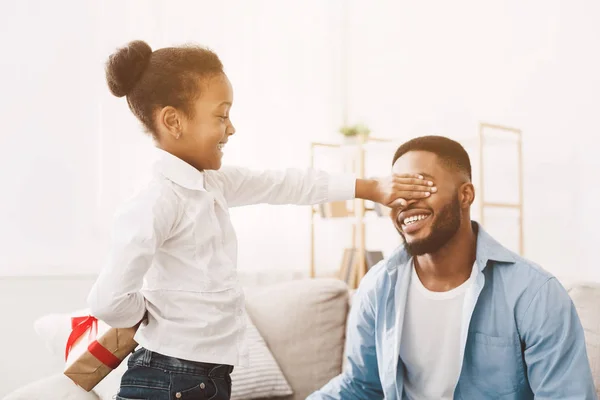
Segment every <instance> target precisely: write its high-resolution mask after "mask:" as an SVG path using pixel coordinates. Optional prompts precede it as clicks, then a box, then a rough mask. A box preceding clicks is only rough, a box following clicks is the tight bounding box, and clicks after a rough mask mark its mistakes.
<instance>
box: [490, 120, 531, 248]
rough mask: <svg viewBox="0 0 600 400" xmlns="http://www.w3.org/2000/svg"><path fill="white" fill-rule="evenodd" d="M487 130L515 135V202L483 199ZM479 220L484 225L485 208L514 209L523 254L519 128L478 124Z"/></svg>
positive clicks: (520, 135) (521, 143) (521, 146)
mask: <svg viewBox="0 0 600 400" xmlns="http://www.w3.org/2000/svg"><path fill="white" fill-rule="evenodd" d="M489 130H495V131H501V132H504V133H505V134H508V135H516V139H517V143H516V148H517V149H516V151H517V174H518V181H517V185H518V200H517V202H515V203H510V202H492V201H486V200H485V190H484V182H485V176H484V175H485V173H484V171H485V168H484V166H485V162H484V154H485V152H484V146H485V134H486V132H487V131H489ZM479 196H480V198H481V200H480V203H479V220H480V223H481V225H482V226H485V210H486V209H491V208H501V209H502V208H503V209H514V210H517V211H518V213H519V216H518V230H519V244H518V246H519V254H521V255H523V253H524V251H525V243H524V237H523V236H524V233H523V142H522V132H521V130H520V129H516V128H511V127H507V126H502V125H495V124H489V123H486V122H481V123H480V124H479Z"/></svg>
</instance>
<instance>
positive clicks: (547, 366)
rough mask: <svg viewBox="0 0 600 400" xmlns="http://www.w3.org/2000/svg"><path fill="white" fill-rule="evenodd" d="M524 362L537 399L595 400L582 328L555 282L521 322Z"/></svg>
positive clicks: (545, 288)
mask: <svg viewBox="0 0 600 400" xmlns="http://www.w3.org/2000/svg"><path fill="white" fill-rule="evenodd" d="M521 336H522V339H523V341H524V344H525V362H526V364H527V375H528V377H529V384H530V386H531V390H532V391H533V393H534V394H535V398H536V399H573V400H575V399H577V400H592V399H596V398H597V397H596V390H595V388H594V382H593V378H592V372H591V369H590V364H589V360H588V356H587V352H586V345H585V337H584V332H583V327H582V325H581V322H580V320H579V316H578V315H577V311H576V309H575V306H574V304H573V302H572V300H571V298H570V297H569V295H568V293H567V291H566V290H565V289H564V288H563V287H562V286H561V285H560V284H559V283H558V281H557V280H556V279H555V278H551V279H549V280H548V281H547V282H546V283H545V284H544V285H543V286H542V287H541V288H540V289H539V291H538V292H537V293H536V295H535V297H534V298H533V300H532V301H531V304H530V305H529V307H528V309H527V310H526V311H525V315H524V317H523V320H522V322H521Z"/></svg>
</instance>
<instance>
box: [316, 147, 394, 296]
mask: <svg viewBox="0 0 600 400" xmlns="http://www.w3.org/2000/svg"><path fill="white" fill-rule="evenodd" d="M367 142H392V140H391V139H379V138H374V137H365V136H361V135H359V136H357V137H356V143H353V144H334V143H319V142H313V143H311V148H310V150H311V151H310V166H311V168H314V167H315V165H314V164H315V157H314V153H315V149H317V148H319V147H326V148H336V149H341V148H342V147H354V149H355V153H354V160H353V161H355V162H353V165H354V168H353V172H354V173H355V174H356V176H357V178H364V177H365V152H366V149H365V144H366V143H367ZM331 204H332V203H330V206H331ZM369 211H374V210H373V209H372V208H367V207H366V205H365V200H363V199H355V200H354V207H353V210H352V211H348V212H347V214H346V215H335V216H333V218H340V217H343V218H354V220H355V221H354V225H353V228H352V249H353V250H354V251H355V257H356V261H355V262H356V264H353V265H354V268H353V271H351V272H350V273H351V277H350V279H349V280H348V284H349V285H350V286H351V287H357V286H358V283H359V282H360V280H361V279H362V278H363V277H364V276H365V274H366V273H367V262H366V256H367V250H366V233H365V214H366V213H367V212H369ZM333 212H334V213H338V214H339V205H338V207H336V209H334V210H333ZM317 214H319V208H318V207H311V219H310V221H311V223H310V276H311V278H314V277H315V276H316V267H315V216H316V215H317ZM345 261H346V260H342V263H344V262H345ZM343 269H344V268H343V266H342V268H340V273H342V271H343Z"/></svg>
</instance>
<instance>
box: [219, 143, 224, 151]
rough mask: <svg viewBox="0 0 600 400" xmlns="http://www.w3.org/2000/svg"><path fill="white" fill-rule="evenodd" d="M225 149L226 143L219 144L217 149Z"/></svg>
mask: <svg viewBox="0 0 600 400" xmlns="http://www.w3.org/2000/svg"><path fill="white" fill-rule="evenodd" d="M223 147H225V143H219V144H218V145H217V149H219V150H223Z"/></svg>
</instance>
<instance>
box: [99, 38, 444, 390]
mask: <svg viewBox="0 0 600 400" xmlns="http://www.w3.org/2000/svg"><path fill="white" fill-rule="evenodd" d="M106 78H107V82H108V87H109V89H110V91H111V92H112V93H113V94H114V95H115V96H117V97H122V96H127V103H128V105H129V108H130V109H131V111H132V112H133V114H135V116H136V117H137V118H138V119H139V120H140V121H141V122H142V124H143V125H144V127H145V128H146V130H147V131H148V132H149V133H150V134H151V135H152V136H153V138H154V141H155V143H156V147H157V148H158V149H159V152H160V153H161V158H160V161H158V162H157V164H156V167H155V171H154V172H155V174H154V178H153V179H152V181H151V182H150V184H149V185H148V187H147V188H146V189H145V190H143V191H142V192H141V193H139V194H138V195H137V196H135V197H134V198H133V199H132V200H131V201H129V202H127V204H126V205H125V206H124V207H123V208H122V210H121V211H120V212H119V213H118V215H117V217H116V222H115V224H116V225H115V227H114V231H113V241H112V247H111V252H110V255H109V259H108V263H107V264H106V266H105V267H104V269H103V271H102V272H101V273H100V276H99V277H98V280H97V281H96V283H95V285H94V287H93V288H92V291H91V293H90V294H89V297H88V303H89V307H90V309H91V312H92V314H93V315H94V316H96V317H97V318H99V319H102V320H104V321H105V322H106V323H107V324H109V325H110V326H112V327H132V326H135V325H136V324H138V323H139V322H140V321H142V319H144V321H143V323H142V324H141V326H140V327H139V329H138V331H137V334H136V341H137V343H139V344H140V349H139V350H137V351H136V352H135V353H134V354H133V355H132V356H131V357H130V358H129V361H128V370H127V372H126V373H125V374H124V376H123V378H122V381H121V387H120V390H119V393H118V395H117V399H156V400H162V399H165V400H167V399H200V398H202V399H203V398H207V399H208V398H212V399H229V398H230V395H231V379H230V373H231V371H232V370H233V366H235V365H247V352H246V349H245V345H244V329H245V328H244V316H243V311H244V298H243V294H242V289H241V287H240V285H239V283H238V281H237V276H236V264H237V243H236V236H235V232H234V229H233V226H232V225H231V221H230V219H229V212H228V208H229V207H234V206H242V205H247V204H256V203H269V204H290V203H292V204H317V203H324V202H331V201H338V200H348V199H352V198H354V197H358V198H363V199H368V200H372V201H376V202H379V203H382V204H384V205H388V206H397V205H400V204H407V201H410V199H418V198H422V197H426V196H428V195H429V194H430V192H432V191H435V188H433V186H432V183H430V182H428V181H424V180H422V177H397V176H396V177H390V178H386V179H382V180H361V179H358V180H357V179H355V178H354V177H353V176H351V175H339V176H333V175H329V174H327V173H325V172H319V171H297V170H287V171H281V172H276V171H266V172H257V171H250V170H247V169H242V168H226V167H223V168H221V158H222V156H223V148H224V147H225V145H226V143H227V141H228V140H229V139H230V137H231V136H232V135H233V134H234V133H235V128H234V127H233V124H232V122H231V120H230V118H229V111H230V109H231V106H232V103H233V91H232V88H231V84H230V83H229V80H228V78H227V76H226V75H225V73H224V72H223V65H222V64H221V61H220V60H219V58H218V57H217V55H216V54H215V53H213V52H211V51H209V50H207V49H204V48H199V47H171V48H163V49H160V50H157V51H154V52H153V51H152V50H151V48H150V46H148V44H146V43H145V42H142V41H135V42H131V43H129V45H128V46H126V47H124V48H122V49H119V50H117V51H116V52H115V53H114V54H112V55H111V56H110V58H109V60H108V63H107V66H106ZM419 178H421V179H419Z"/></svg>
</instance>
